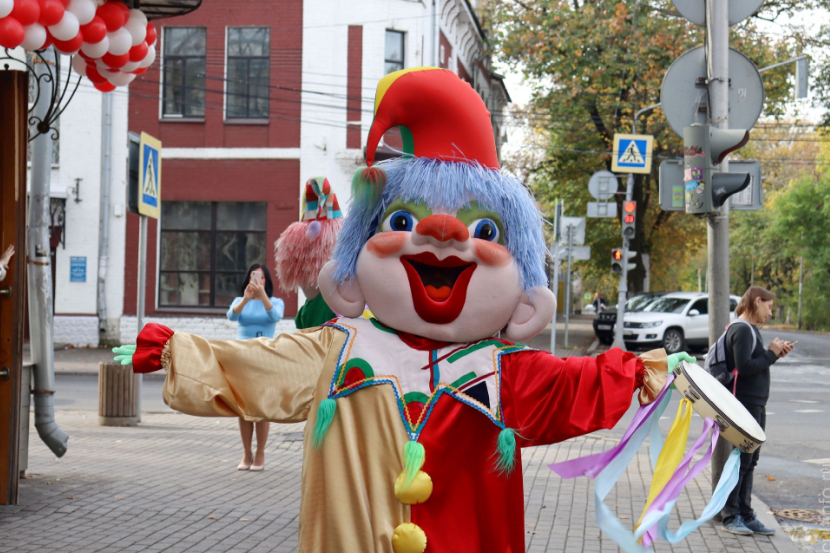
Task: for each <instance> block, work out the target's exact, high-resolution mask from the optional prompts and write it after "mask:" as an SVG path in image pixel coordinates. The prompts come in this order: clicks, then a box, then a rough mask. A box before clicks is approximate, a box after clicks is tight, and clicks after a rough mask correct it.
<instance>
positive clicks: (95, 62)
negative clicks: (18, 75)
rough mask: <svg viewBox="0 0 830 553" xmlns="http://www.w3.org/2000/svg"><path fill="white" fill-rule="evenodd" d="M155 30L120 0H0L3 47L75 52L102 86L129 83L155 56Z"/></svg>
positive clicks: (77, 65)
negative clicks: (48, 48) (52, 48)
mask: <svg viewBox="0 0 830 553" xmlns="http://www.w3.org/2000/svg"><path fill="white" fill-rule="evenodd" d="M155 42H156V29H155V27H153V24H152V23H149V22H148V21H147V17H146V16H145V15H144V13H142V12H141V10H131V9H129V8H128V7H127V5H126V4H124V3H122V2H119V1H117V0H0V47H4V48H17V47H18V46H22V47H23V48H25V49H26V50H42V49H44V48H47V47H49V46H50V45H52V44H54V45H55V48H56V49H57V50H58V51H59V52H61V53H63V54H69V55H73V54H77V55H76V56H75V58H74V59H73V60H72V68H73V69H74V70H75V71H76V72H77V73H78V74H80V75H83V76H85V77H87V78H88V79H89V80H90V81H91V82H92V84H93V85H94V86H95V88H97V89H98V90H101V91H103V92H109V91H111V90H114V89H115V87H117V86H126V85H128V84H130V82H132V81H133V79H135V78H136V76H137V75H141V74H142V73H144V72H145V71H147V68H148V67H150V66H151V65H152V64H153V61H155V59H156V47H155Z"/></svg>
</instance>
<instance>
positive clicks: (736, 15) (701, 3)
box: [672, 0, 764, 27]
mask: <svg viewBox="0 0 830 553" xmlns="http://www.w3.org/2000/svg"><path fill="white" fill-rule="evenodd" d="M718 1H719V2H726V1H727V0H718ZM728 2H729V26H730V27H731V26H732V25H737V24H738V23H740V22H741V21H743V20H744V19H746V18H747V17H749V16H751V15H752V14H754V13H755V12H756V11H758V8H760V7H761V4H763V3H764V0H728ZM672 4H674V7H675V8H677V11H679V12H680V15H682V16H683V17H685V18H686V19H688V20H689V21H691V22H692V23H695V24H696V25H701V26H704V25H706V0H672Z"/></svg>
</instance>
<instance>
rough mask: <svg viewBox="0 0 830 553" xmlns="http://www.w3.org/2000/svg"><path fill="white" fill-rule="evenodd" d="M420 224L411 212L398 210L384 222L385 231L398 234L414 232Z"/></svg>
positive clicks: (383, 228)
mask: <svg viewBox="0 0 830 553" xmlns="http://www.w3.org/2000/svg"><path fill="white" fill-rule="evenodd" d="M417 224H418V219H416V218H415V217H414V216H413V215H412V214H411V213H410V212H408V211H404V210H402V209H401V210H398V211H396V212H394V213H393V214H392V215H390V216H389V217H387V218H386V220H385V221H384V222H383V227H382V230H383V231H398V232H412V231H413V230H415V225H417Z"/></svg>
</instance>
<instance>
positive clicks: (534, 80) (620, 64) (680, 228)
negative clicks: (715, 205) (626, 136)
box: [482, 0, 801, 291]
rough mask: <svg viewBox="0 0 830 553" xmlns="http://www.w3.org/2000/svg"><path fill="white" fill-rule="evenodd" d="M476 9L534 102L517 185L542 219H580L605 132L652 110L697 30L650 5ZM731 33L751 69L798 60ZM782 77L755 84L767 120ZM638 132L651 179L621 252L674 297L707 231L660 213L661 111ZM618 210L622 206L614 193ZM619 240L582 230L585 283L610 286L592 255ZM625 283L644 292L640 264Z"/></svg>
mask: <svg viewBox="0 0 830 553" xmlns="http://www.w3.org/2000/svg"><path fill="white" fill-rule="evenodd" d="M798 5H801V3H798ZM797 9H800V8H799V7H798V6H797V5H796V3H794V2H790V3H785V2H768V3H767V4H766V5H765V8H764V10H763V12H762V13H761V14H759V15H760V16H762V17H766V18H769V19H773V20H774V19H776V18H779V17H782V16H783V15H786V14H788V13H791V12H793V11H795V10H797ZM482 10H483V14H484V19H485V20H486V21H487V22H488V24H489V25H490V26H491V33H492V35H493V37H494V42H493V45H494V48H495V49H496V50H497V53H498V56H499V59H500V60H501V61H502V62H503V63H505V64H506V65H508V66H510V67H512V68H513V69H515V70H520V71H522V72H523V74H524V75H525V76H526V77H527V79H528V82H529V83H530V84H531V85H532V86H533V99H532V102H531V104H530V105H529V106H528V107H527V109H526V110H525V112H524V113H521V114H520V115H519V120H520V121H521V123H522V124H524V125H525V126H526V128H527V129H529V132H530V133H532V134H533V135H534V140H535V141H536V143H539V144H541V148H542V150H541V152H540V153H541V155H540V156H538V157H536V158H535V159H533V161H532V164H531V165H529V166H525V167H513V169H515V170H517V171H518V172H521V173H523V174H524V175H526V177H527V180H528V182H529V184H530V185H531V187H532V189H533V190H534V193H535V194H536V197H537V199H539V201H540V204H541V205H542V207H543V209H549V208H550V207H551V206H552V205H553V202H554V200H556V199H564V200H565V202H566V213H567V214H568V215H583V214H584V213H585V208H586V203H587V202H588V201H592V198H590V196H589V194H588V189H587V183H588V179H589V177H590V175H591V174H592V173H594V172H595V171H597V170H601V169H610V165H611V156H612V153H613V152H612V151H611V150H612V145H613V136H614V133H630V132H631V131H632V126H633V116H634V114H635V113H636V112H637V111H638V110H639V109H640V108H643V107H646V106H650V105H653V104H656V103H658V102H660V86H661V83H662V80H663V77H664V75H665V73H666V71H667V70H668V68H669V66H670V65H671V63H672V62H673V61H674V60H675V59H677V58H678V57H679V56H680V55H681V54H683V53H684V52H686V51H687V50H689V49H691V48H694V47H697V46H701V45H703V44H704V42H705V29H704V28H702V27H698V26H696V25H694V24H692V23H690V22H688V21H686V20H685V19H683V18H681V17H680V16H679V15H678V14H677V13H676V12H675V10H674V8H673V6H671V4H670V3H666V2H654V1H648V0H623V1H616V2H610V1H602V0H597V1H588V0H582V1H580V0H571V1H565V0H522V1H519V0H512V1H502V0H489V1H487V2H485V3H484V4H483V5H482ZM731 34H732V36H731V38H730V43H731V45H732V47H733V48H736V49H737V50H739V51H741V52H742V53H744V54H745V55H747V56H748V57H749V58H750V59H751V60H752V61H753V62H754V63H755V64H756V65H757V66H758V67H763V66H766V65H771V64H773V63H776V62H778V61H783V60H786V59H789V58H791V57H793V55H794V54H797V53H799V52H800V51H801V50H800V48H801V46H800V45H799V44H798V43H797V42H794V41H792V40H790V39H788V38H786V37H772V36H768V35H765V34H763V33H760V32H759V31H758V30H757V28H756V25H755V23H754V22H753V20H752V19H750V20H748V21H747V22H744V23H742V24H740V25H738V26H735V27H732V33H731ZM791 72H792V68H791V67H786V66H785V67H782V68H779V69H776V70H772V71H769V72H767V73H765V74H764V84H765V92H766V104H765V106H764V113H765V114H766V115H768V116H781V115H783V113H784V108H785V103H786V102H787V101H788V100H789V99H790V97H791V96H790V85H789V83H788V79H787V76H788V75H789V74H790V73H791ZM690 108H691V107H690ZM637 131H638V133H644V134H651V135H653V136H654V164H653V167H652V171H651V173H650V174H648V175H638V176H637V177H636V184H635V189H634V199H635V200H636V201H637V220H638V225H637V233H636V236H635V238H634V240H633V241H632V245H631V249H632V250H633V251H637V252H640V253H647V254H649V255H650V258H651V288H652V289H667V290H669V289H677V287H678V278H679V275H678V272H677V270H676V266H677V264H685V263H686V262H687V261H689V259H690V258H691V257H693V256H695V255H697V253H698V252H699V251H700V249H701V248H702V247H703V246H704V245H705V243H706V223H705V221H704V220H701V219H698V218H695V217H693V216H690V215H686V214H685V213H678V212H665V211H661V210H660V207H659V201H658V200H659V195H658V167H659V163H660V161H662V160H663V159H666V158H678V157H681V156H682V153H681V148H682V139H681V138H680V137H679V136H677V135H676V134H675V133H674V131H673V130H672V129H671V128H670V127H669V126H668V123H667V121H666V119H665V117H664V116H663V113H662V112H661V111H660V109H659V108H658V109H655V110H653V111H651V112H649V113H646V114H645V115H643V116H642V117H641V119H640V120H639V121H638V125H637ZM507 165H508V166H509V165H510V163H509V160H508V163H507ZM621 184H622V185H624V182H623V183H621ZM621 189H623V186H621ZM617 201H618V203H619V204H621V202H622V196H621V195H619V196H618V198H617ZM618 212H621V205H620V206H619V207H618ZM548 215H550V212H548ZM619 231H620V227H619V221H618V220H610V219H592V220H590V221H589V224H588V229H587V236H586V243H588V244H590V245H591V246H592V247H593V250H592V251H593V253H594V255H593V256H592V260H591V261H590V262H588V263H586V264H585V265H584V267H583V271H582V272H583V276H584V277H586V278H587V279H588V280H593V281H600V282H602V281H604V282H606V283H609V282H610V280H611V279H610V274H609V259H608V256H607V255H602V252H610V250H611V249H612V248H614V247H619V244H620V237H619V236H620V235H619ZM638 261H639V259H638ZM629 277H630V280H629V289H630V290H631V291H639V290H642V289H643V281H644V278H645V271H644V269H643V266H642V263H638V264H637V268H636V269H635V270H634V271H633V272H631V273H629Z"/></svg>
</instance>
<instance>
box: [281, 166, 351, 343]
mask: <svg viewBox="0 0 830 553" xmlns="http://www.w3.org/2000/svg"><path fill="white" fill-rule="evenodd" d="M300 203H301V205H303V216H302V219H301V220H300V221H298V222H296V223H291V224H290V225H288V228H287V229H285V230H284V231H283V233H282V234H281V235H280V237H279V239H278V240H277V241H276V243H275V244H274V259H275V261H276V262H277V278H278V279H279V281H280V288H282V289H283V291H285V292H294V291H295V290H297V288H300V289H301V290H302V291H303V294H304V295H305V297H306V302H305V303H304V304H303V306H302V307H300V309H299V310H298V311H297V316H296V317H295V319H294V322H295V324H296V325H297V328H299V329H303V328H310V327H313V326H320V325H321V324H323V323H325V322H326V321H329V320H331V319H332V318H334V312H333V311H332V310H331V308H329V306H328V305H326V301H325V298H323V296H322V295H320V290H319V288H318V284H317V276H318V275H319V274H320V269H322V268H323V265H325V263H326V262H327V261H328V260H329V259H331V254H332V253H333V251H334V245H335V244H336V243H337V233H339V232H340V228H341V227H342V226H343V212H342V211H340V204H339V203H338V201H337V195H336V194H335V193H334V192H332V190H331V184H329V180H328V179H327V178H326V177H312V178H310V179H308V182H306V185H305V189H304V190H303V195H302V197H301V198H300Z"/></svg>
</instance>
